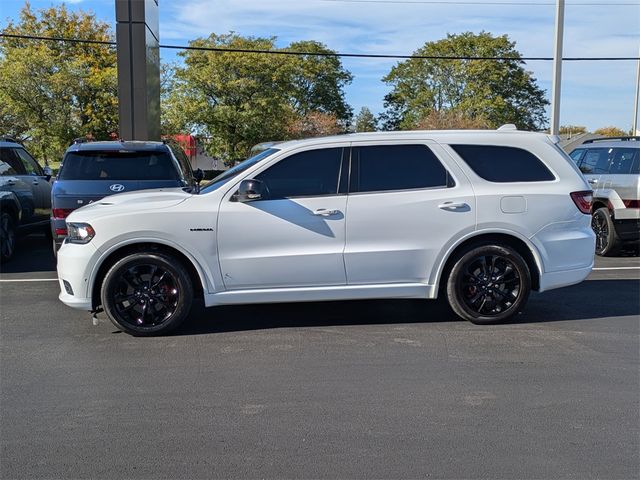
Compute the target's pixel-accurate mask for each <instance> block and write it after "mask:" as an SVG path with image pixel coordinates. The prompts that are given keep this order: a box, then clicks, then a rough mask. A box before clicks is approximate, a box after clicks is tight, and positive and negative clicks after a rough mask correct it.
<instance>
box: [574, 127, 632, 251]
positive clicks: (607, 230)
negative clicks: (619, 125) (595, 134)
mask: <svg viewBox="0 0 640 480" xmlns="http://www.w3.org/2000/svg"><path fill="white" fill-rule="evenodd" d="M638 140H640V137H616V138H600V139H594V140H588V141H586V142H584V143H583V144H582V145H580V146H579V147H577V148H576V149H575V150H573V151H572V152H571V154H570V155H571V158H572V159H573V161H574V162H576V164H577V165H578V167H579V168H580V170H581V171H582V173H583V174H584V176H585V177H586V178H587V181H588V182H589V184H590V185H591V187H592V188H593V191H594V192H593V197H594V198H593V207H592V215H593V220H592V222H591V225H592V227H593V230H594V231H595V233H596V253H597V254H598V255H603V256H608V255H615V254H616V253H618V252H619V251H620V249H621V248H622V247H623V245H624V244H625V243H627V242H638V240H640V142H639V141H638Z"/></svg>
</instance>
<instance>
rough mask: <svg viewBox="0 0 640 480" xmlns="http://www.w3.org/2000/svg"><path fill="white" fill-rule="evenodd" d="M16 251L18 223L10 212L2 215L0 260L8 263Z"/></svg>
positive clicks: (0, 218) (0, 216) (0, 222)
mask: <svg viewBox="0 0 640 480" xmlns="http://www.w3.org/2000/svg"><path fill="white" fill-rule="evenodd" d="M15 250H16V222H15V220H14V219H13V217H12V216H11V214H10V213H8V212H2V214H1V215H0V260H2V261H3V262H8V261H9V260H11V258H13V254H14V252H15Z"/></svg>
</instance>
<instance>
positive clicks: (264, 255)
mask: <svg viewBox="0 0 640 480" xmlns="http://www.w3.org/2000/svg"><path fill="white" fill-rule="evenodd" d="M591 194H592V192H591V190H590V189H589V185H588V184H587V182H586V180H585V179H584V177H583V176H582V174H581V173H580V171H579V170H578V168H577V167H576V165H575V164H574V163H573V162H572V161H571V159H570V158H569V157H568V156H567V155H566V154H565V153H564V152H563V151H562V150H561V149H560V148H559V147H558V146H557V145H555V144H554V143H553V140H552V138H551V137H549V136H547V135H544V134H539V133H531V132H519V131H517V130H515V127H513V126H511V127H503V128H502V129H501V130H499V131H443V132H435V131H434V132H430V131H421V132H420V131H417V132H383V133H361V134H352V135H344V136H335V137H327V138H314V139H310V140H302V141H292V142H286V143H281V144H279V145H277V148H270V149H267V150H265V151H263V152H261V153H259V154H258V155H256V156H254V157H252V158H250V159H249V160H246V161H245V162H244V163H242V164H240V165H238V166H236V167H234V168H231V169H230V170H228V171H227V172H225V173H223V174H222V175H220V176H219V177H217V178H215V179H213V180H212V181H211V182H210V183H209V184H207V185H206V186H204V187H203V188H202V189H201V190H200V192H199V193H198V194H194V193H193V192H187V191H184V190H182V189H173V190H163V191H147V192H135V193H128V194H120V195H114V196H113V197H110V198H109V199H107V200H105V201H99V202H95V203H94V204H93V205H89V206H87V207H83V208H81V209H79V210H77V211H75V212H73V213H72V214H71V215H70V216H69V217H68V218H67V225H68V229H69V236H68V237H67V240H66V241H65V243H64V245H63V246H62V248H61V249H60V252H59V257H58V258H59V259H58V276H59V280H60V287H61V293H60V300H62V301H63V302H64V303H66V304H67V305H69V306H72V307H75V308H79V309H85V310H89V311H94V312H95V311H98V309H99V308H103V309H104V311H105V312H106V314H107V316H108V318H110V319H111V321H112V322H113V323H114V324H115V325H116V326H117V327H118V328H120V329H122V330H124V331H126V332H129V333H131V334H133V335H152V334H158V333H165V332H168V331H170V330H171V329H173V328H175V327H176V326H177V325H179V324H180V323H181V322H182V321H183V320H184V319H185V318H186V317H187V315H188V313H189V310H190V307H191V303H192V300H193V298H194V296H195V297H198V298H201V299H203V300H204V303H205V305H207V306H213V305H223V304H239V303H263V302H298V301H319V300H347V299H365V298H425V299H427V298H431V299H433V298H436V297H438V296H439V295H443V296H445V297H446V298H447V299H448V301H449V303H450V305H451V307H452V308H453V310H454V311H455V312H456V313H457V314H458V315H459V316H460V317H461V318H464V319H467V320H470V321H471V322H474V323H478V324H485V323H495V322H501V321H505V320H507V319H509V318H511V317H513V316H514V315H515V314H517V313H518V312H519V311H521V310H522V308H523V307H524V305H525V303H526V302H527V298H528V296H529V292H530V290H532V289H533V290H536V291H541V292H542V291H546V290H550V289H553V288H558V287H563V286H566V285H571V284H575V283H578V282H581V281H582V280H584V279H585V278H586V277H587V275H589V273H590V272H591V269H592V266H593V260H594V245H595V235H594V233H593V231H592V230H591V227H590V222H591V217H590V212H591Z"/></svg>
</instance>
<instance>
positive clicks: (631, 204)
mask: <svg viewBox="0 0 640 480" xmlns="http://www.w3.org/2000/svg"><path fill="white" fill-rule="evenodd" d="M622 203H624V206H625V207H627V208H640V200H622Z"/></svg>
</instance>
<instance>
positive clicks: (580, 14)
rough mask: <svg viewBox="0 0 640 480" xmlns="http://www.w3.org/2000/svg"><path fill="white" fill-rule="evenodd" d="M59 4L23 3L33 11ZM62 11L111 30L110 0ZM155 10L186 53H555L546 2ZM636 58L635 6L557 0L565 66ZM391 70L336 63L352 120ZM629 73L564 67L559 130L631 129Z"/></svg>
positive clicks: (539, 69)
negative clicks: (206, 47)
mask: <svg viewBox="0 0 640 480" xmlns="http://www.w3.org/2000/svg"><path fill="white" fill-rule="evenodd" d="M139 1H143V0H139ZM505 2H508V4H505ZM61 3H63V2H60V1H55V0H31V5H32V7H33V8H34V9H39V8H45V7H49V6H52V5H59V4H61ZM64 3H66V4H67V6H68V8H70V9H74V10H75V9H82V10H85V11H91V12H93V13H95V14H96V15H97V17H98V18H100V19H101V20H104V21H106V22H108V23H110V24H111V25H113V26H114V30H115V1H114V0H67V1H66V2H64ZM498 3H502V5H498ZM159 4H160V42H161V43H163V44H177V45H186V44H187V43H188V41H189V40H192V39H194V38H197V37H203V36H207V35H209V34H210V33H212V32H215V33H218V34H221V33H227V32H230V31H234V32H236V33H238V34H240V35H246V36H262V37H271V36H276V37H277V39H278V41H277V43H278V46H286V45H288V44H289V43H291V42H293V41H299V40H317V41H320V42H322V43H324V44H325V45H327V46H328V47H329V48H331V49H333V50H335V51H338V52H344V53H376V54H397V55H410V54H411V53H413V52H414V51H415V50H416V49H418V48H419V47H421V46H422V45H424V43H425V42H428V41H436V40H439V39H441V38H444V37H445V36H446V35H447V34H448V33H452V34H455V33H462V32H465V31H471V32H475V33H477V32H480V31H482V30H484V31H487V32H490V33H491V34H493V35H504V34H506V35H508V36H509V38H510V40H511V41H514V42H516V48H517V49H518V50H519V51H520V53H521V54H522V55H523V56H525V57H541V56H542V57H552V56H553V50H554V28H555V0H468V1H466V2H465V1H462V0H451V1H445V0H442V1H435V0H160V2H159ZM470 4H471V5H470ZM585 4H588V5H585ZM23 5H24V0H0V28H1V27H3V26H4V25H6V23H7V21H8V20H16V19H17V18H18V14H19V11H20V9H21V8H22V6H23ZM161 54H162V55H161V59H162V61H163V62H174V61H179V58H178V57H176V51H175V50H163V51H162V52H161ZM639 55H640V0H566V8H565V31H564V56H565V57H596V56H601V57H638V56H639ZM398 61H399V60H393V59H391V60H386V59H385V60H380V59H358V58H344V59H343V60H342V62H343V66H344V67H345V68H346V69H348V70H349V71H351V73H352V74H353V75H354V80H353V82H352V83H351V84H350V85H349V86H348V87H347V88H346V99H347V102H348V103H349V104H350V105H351V106H352V107H353V109H354V112H355V113H357V112H358V111H359V110H360V108H361V107H363V106H366V107H368V108H369V109H370V110H372V111H373V112H374V113H376V114H377V113H380V112H381V111H383V109H384V108H383V99H384V96H385V94H386V93H388V92H389V90H390V87H389V86H388V85H386V84H385V83H384V82H382V80H381V79H382V77H384V76H385V75H386V74H387V73H388V72H389V70H390V69H391V67H392V66H393V65H395V64H396V63H397V62H398ZM525 68H526V69H527V70H529V71H531V72H532V73H533V76H534V77H535V78H536V79H537V82H538V85H539V86H540V87H541V88H542V89H544V90H545V91H546V94H547V98H548V99H549V100H550V99H551V77H552V70H553V65H552V62H548V61H547V62H545V61H530V62H527V65H526V67H525ZM636 71H637V62H636V61H615V62H614V61H604V62H594V61H587V62H563V67H562V91H561V107H560V123H561V125H583V126H586V127H587V128H588V129H589V130H595V129H597V128H600V127H604V126H611V125H612V126H617V127H619V128H622V129H624V130H628V129H630V128H631V125H632V121H633V118H632V117H633V105H634V95H635V87H636Z"/></svg>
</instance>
